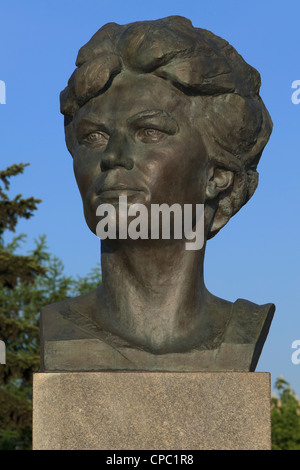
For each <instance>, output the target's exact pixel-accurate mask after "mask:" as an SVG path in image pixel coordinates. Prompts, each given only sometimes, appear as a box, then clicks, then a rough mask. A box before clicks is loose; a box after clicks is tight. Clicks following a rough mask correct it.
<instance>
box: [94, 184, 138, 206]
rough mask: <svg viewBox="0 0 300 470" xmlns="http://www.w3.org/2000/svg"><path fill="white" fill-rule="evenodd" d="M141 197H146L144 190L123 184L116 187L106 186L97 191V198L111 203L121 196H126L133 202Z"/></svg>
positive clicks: (115, 185)
mask: <svg viewBox="0 0 300 470" xmlns="http://www.w3.org/2000/svg"><path fill="white" fill-rule="evenodd" d="M141 195H143V196H145V190H144V189H142V188H139V187H135V186H132V185H130V186H129V185H126V184H123V183H118V184H114V185H108V184H104V185H103V186H101V187H100V188H99V190H98V191H97V196H98V198H99V199H100V200H102V201H104V200H105V201H110V202H113V201H114V200H118V199H119V197H120V196H126V197H127V198H128V200H129V201H131V200H133V199H136V198H138V197H139V196H141Z"/></svg>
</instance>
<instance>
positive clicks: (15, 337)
mask: <svg viewBox="0 0 300 470" xmlns="http://www.w3.org/2000/svg"><path fill="white" fill-rule="evenodd" d="M25 167H26V165H25V164H22V163H21V164H19V165H12V166H10V167H8V168H7V169H6V170H4V171H0V183H2V187H1V186H0V340H2V341H4V342H5V345H6V364H5V365H0V449H30V448H31V434H32V431H31V426H32V376H33V372H36V371H38V370H39V364H40V352H39V312H40V309H41V307H43V306H44V305H48V304H51V303H53V302H59V301H60V300H65V299H66V298H68V297H70V296H73V295H80V294H83V293H85V292H87V291H90V290H92V289H94V288H95V287H96V286H97V285H98V284H99V282H101V275H100V269H99V268H98V269H97V268H94V270H92V272H91V274H90V275H88V276H87V277H79V278H77V279H74V278H71V277H68V276H65V275H64V266H63V264H62V262H61V261H60V260H59V259H58V258H57V257H55V256H53V255H51V254H50V253H49V251H48V249H47V246H46V240H45V236H41V237H40V238H39V239H38V240H36V241H35V248H34V249H33V250H32V251H31V252H29V253H27V254H26V255H24V254H19V251H20V250H21V249H22V246H23V244H24V242H25V239H26V236H25V235H23V234H21V235H18V236H15V237H14V238H13V239H12V241H10V242H9V243H5V242H4V233H5V232H6V231H7V230H8V231H10V232H15V228H16V225H17V223H18V220H19V219H20V218H26V219H28V218H30V217H31V216H32V215H33V213H34V211H35V210H36V209H37V204H38V203H39V202H40V200H38V199H34V198H32V197H30V198H27V199H23V198H22V196H21V195H20V194H19V195H17V196H16V197H15V198H14V199H10V198H9V196H8V194H7V191H8V190H9V187H10V178H11V177H12V176H16V175H18V174H21V173H23V171H24V168H25Z"/></svg>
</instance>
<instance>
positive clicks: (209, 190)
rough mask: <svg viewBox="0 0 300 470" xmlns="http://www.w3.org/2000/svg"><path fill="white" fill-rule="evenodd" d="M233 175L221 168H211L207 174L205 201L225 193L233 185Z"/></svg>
mask: <svg viewBox="0 0 300 470" xmlns="http://www.w3.org/2000/svg"><path fill="white" fill-rule="evenodd" d="M233 178H234V174H233V172H232V171H230V170H224V169H223V168H211V169H210V170H209V172H208V181H207V185H206V199H207V200H212V199H215V198H216V197H217V196H219V194H220V193H222V192H224V191H226V189H228V188H229V187H230V186H231V185H232V183H233Z"/></svg>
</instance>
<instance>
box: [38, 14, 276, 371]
mask: <svg viewBox="0 0 300 470" xmlns="http://www.w3.org/2000/svg"><path fill="white" fill-rule="evenodd" d="M76 66H77V68H76V70H75V72H74V73H73V74H72V76H71V78H70V79H69V82H68V86H67V87H66V89H65V90H64V91H63V92H62V93H61V97H60V99H61V112H62V113H63V114H64V119H65V121H64V122H65V135H66V143H67V147H68V149H69V151H70V153H71V155H72V157H73V160H74V172H75V177H76V181H77V184H78V187H79V190H80V193H81V196H82V200H83V208H84V215H85V219H86V222H87V224H88V226H89V228H90V229H91V231H92V232H94V233H96V227H97V222H98V220H99V217H98V216H97V215H96V213H97V207H98V206H99V205H100V204H106V203H110V204H111V205H113V206H114V207H115V208H116V210H117V211H118V210H119V207H118V198H119V197H120V196H126V197H127V200H128V205H132V204H134V203H139V204H143V205H144V206H146V207H148V208H150V206H151V205H153V204H163V203H166V204H169V205H172V204H174V203H177V204H180V205H181V206H183V205H184V204H192V205H195V204H204V208H205V209H204V245H203V247H202V248H201V249H199V250H186V249H185V241H186V240H184V239H176V238H175V237H170V239H163V238H161V237H160V238H159V239H143V238H139V239H134V240H133V239H129V238H127V239H123V238H122V237H120V236H117V237H116V238H115V239H105V240H102V242H101V263H102V276H103V280H102V283H101V285H100V286H99V287H98V288H97V289H96V290H95V291H94V292H91V293H89V294H87V295H84V296H80V297H76V298H73V299H68V300H65V301H64V302H60V303H57V304H53V305H49V306H47V307H45V308H43V309H42V312H41V350H42V353H41V355H42V360H41V370H42V371H81V370H82V371H88V370H99V371H100V370H144V371H205V370H206V371H229V370H230V371H254V370H255V367H256V364H257V361H258V359H259V356H260V353H261V350H262V347H263V344H264V342H265V339H266V336H267V334H268V330H269V327H270V324H271V321H272V318H273V314H274V310H275V307H274V305H273V304H266V305H262V306H260V305H257V304H255V303H252V302H249V301H247V300H243V299H238V300H237V301H236V302H234V303H231V302H229V301H226V300H223V299H220V298H218V297H216V296H214V295H213V294H211V293H210V292H209V291H208V290H207V289H206V287H205V283H204V278H203V261H204V253H205V245H206V242H207V240H209V239H210V238H212V237H213V236H215V235H216V234H217V233H218V232H219V230H220V229H221V228H222V227H223V226H224V225H225V224H226V223H227V222H228V221H229V219H230V218H231V217H232V216H233V215H234V214H236V213H237V212H238V210H239V209H240V208H241V207H242V206H243V205H244V204H245V203H246V202H247V201H248V200H249V198H250V197H251V196H252V195H253V193H254V191H255V189H256V187H257V183H258V173H257V170H256V168H257V164H258V162H259V159H260V156H261V154H262V151H263V149H264V147H265V145H266V143H267V141H268V139H269V137H270V134H271V131H272V121H271V118H270V116H269V114H268V111H267V110H266V108H265V106H264V103H263V102H262V100H261V98H260V96H259V88H260V75H259V73H258V72H257V71H256V70H255V69H254V68H252V67H251V66H249V65H248V64H247V63H246V62H245V61H244V60H243V58H242V57H241V56H240V55H239V54H238V53H237V52H236V50H235V49H234V48H233V47H232V46H230V45H229V44H228V42H226V41H225V40H223V39H221V38H220V37H217V36H215V35H214V34H212V33H211V32H209V31H206V30H203V29H199V28H195V27H193V25H192V24H191V22H190V21H189V20H187V19H186V18H183V17H178V16H173V17H168V18H164V19H161V20H157V21H142V22H136V23H132V24H128V25H118V24H115V23H109V24H107V25H105V26H103V27H102V28H101V29H100V30H99V31H98V32H97V33H96V34H95V35H94V36H93V37H92V38H91V40H90V41H89V42H88V43H87V44H86V45H85V46H83V47H82V48H81V49H80V51H79V53H78V57H77V61H76ZM117 232H118V227H117ZM118 233H119V232H118ZM74 249H75V248H74Z"/></svg>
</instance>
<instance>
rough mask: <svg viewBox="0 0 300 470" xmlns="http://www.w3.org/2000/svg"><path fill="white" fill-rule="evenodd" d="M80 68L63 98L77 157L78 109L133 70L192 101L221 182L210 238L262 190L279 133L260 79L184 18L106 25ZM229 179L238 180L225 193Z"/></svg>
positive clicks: (215, 196)
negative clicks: (261, 176)
mask: <svg viewBox="0 0 300 470" xmlns="http://www.w3.org/2000/svg"><path fill="white" fill-rule="evenodd" d="M76 65H77V69H76V70H75V72H74V73H73V74H72V76H71V78H70V80H69V82H68V86H67V88H66V89H65V90H64V91H63V92H62V93H61V111H62V113H63V114H64V115H65V132H66V142H67V146H68V149H69V151H70V152H71V154H72V155H73V153H74V148H75V143H76V136H75V130H74V126H73V123H74V118H75V116H76V115H77V113H78V111H79V110H80V109H81V108H82V107H84V106H85V105H86V104H87V103H88V102H90V100H92V99H94V98H95V97H98V96H100V95H102V94H104V93H105V92H106V91H107V90H108V89H109V88H110V87H111V84H112V83H113V80H114V78H115V77H116V76H117V75H119V74H121V73H122V72H124V71H126V70H128V71H131V72H133V73H136V74H152V75H154V76H156V77H157V78H158V79H161V80H164V81H165V82H166V83H169V84H170V87H172V88H173V89H177V90H178V93H184V94H185V95H186V96H188V97H189V100H190V101H191V103H192V106H191V112H192V114H193V116H192V120H193V123H194V124H195V125H197V126H198V127H199V132H200V135H201V138H202V140H203V142H204V145H205V148H206V151H207V155H208V159H209V161H210V165H211V175H210V179H211V181H214V184H215V182H218V181H221V183H220V184H219V190H218V191H211V200H210V198H209V197H208V199H207V203H208V204H214V207H215V209H214V221H213V223H212V225H211V229H210V233H209V234H208V238H210V237H212V236H214V235H215V234H216V233H217V232H218V231H219V230H220V228H222V227H223V226H224V225H225V224H226V223H227V222H228V220H229V219H230V217H232V216H233V215H234V214H235V213H236V212H237V211H238V210H239V209H240V208H241V207H242V206H243V205H244V204H245V203H246V202H247V201H248V200H249V198H250V197H251V196H252V194H253V193H254V191H255V189H256V187H257V183H258V173H257V171H256V167H257V164H258V162H259V159H260V156H261V153H262V151H263V149H264V147H265V145H266V143H267V141H268V139H269V136H270V134H271V130H272V121H271V118H270V116H269V114H268V112H267V110H266V108H265V106H264V104H263V102H262V100H261V98H260V96H259V88H260V76H259V73H258V72H257V71H256V70H255V69H253V68H252V67H251V66H249V65H248V64H247V63H246V62H245V61H244V60H243V59H242V57H241V56H240V55H239V54H238V53H237V52H236V51H235V49H234V48H233V47H232V46H230V45H229V44H228V43H227V42H226V41H224V40H223V39H221V38H219V37H217V36H215V35H214V34H212V33H211V32H209V31H206V30H203V29H198V28H194V27H193V26H192V24H191V22H190V21H189V20H187V19H185V18H182V17H169V18H164V19H161V20H157V21H144V22H137V23H132V24H129V25H122V26H121V25H117V24H115V23H110V24H107V25H105V26H103V27H102V28H101V29H100V30H99V31H98V32H97V33H96V34H95V35H94V36H93V37H92V38H91V40H90V41H89V42H88V43H87V44H86V45H85V46H83V47H82V48H81V49H80V51H79V53H78V57H77V61H76ZM222 175H223V176H224V175H227V176H228V175H232V177H231V178H229V177H228V178H227V184H225V185H224V186H223V189H222V190H221V189H220V188H222V180H224V177H222ZM225 179H226V178H225ZM229 182H230V184H229Z"/></svg>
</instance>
